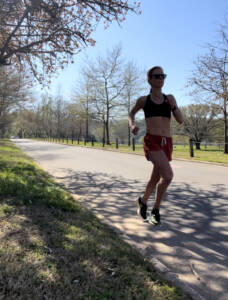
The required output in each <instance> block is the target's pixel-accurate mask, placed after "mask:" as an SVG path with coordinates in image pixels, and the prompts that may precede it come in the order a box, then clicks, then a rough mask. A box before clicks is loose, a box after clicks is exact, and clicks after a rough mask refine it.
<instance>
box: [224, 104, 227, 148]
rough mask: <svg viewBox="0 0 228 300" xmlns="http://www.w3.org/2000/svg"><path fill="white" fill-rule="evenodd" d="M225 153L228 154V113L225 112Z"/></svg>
mask: <svg viewBox="0 0 228 300" xmlns="http://www.w3.org/2000/svg"><path fill="white" fill-rule="evenodd" d="M224 142H225V145H224V153H225V154H228V130H227V112H226V110H225V111H224Z"/></svg>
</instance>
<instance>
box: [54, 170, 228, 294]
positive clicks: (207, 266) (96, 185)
mask: <svg viewBox="0 0 228 300" xmlns="http://www.w3.org/2000/svg"><path fill="white" fill-rule="evenodd" d="M65 172H68V173H67V174H64V176H62V177H61V176H59V177H57V180H58V181H60V182H62V184H63V185H64V187H65V188H67V190H68V191H69V192H71V193H72V194H77V195H81V199H80V201H81V202H82V203H83V205H85V206H87V207H89V208H90V209H91V210H92V211H93V212H95V213H98V214H99V215H102V216H103V219H104V220H105V221H106V222H107V223H109V225H113V226H114V227H115V226H117V227H118V230H119V231H120V232H121V234H123V235H124V236H125V239H127V240H129V241H130V242H131V241H133V242H132V243H133V245H134V246H136V247H138V248H140V249H142V251H144V252H145V254H146V255H147V256H148V257H151V256H152V257H157V258H159V260H160V261H162V262H163V263H164V264H165V265H168V266H169V267H171V268H172V270H173V271H174V272H178V274H179V275H181V276H182V278H183V279H184V278H185V276H187V275H189V274H191V276H193V277H194V279H195V280H194V282H192V284H193V285H195V287H198V288H199V289H202V288H203V289H204V292H205V288H206V290H207V291H208V295H207V297H208V298H207V299H215V298H214V297H215V296H216V299H223V297H224V294H223V293H224V291H225V290H226V289H227V283H228V282H227V279H228V278H227V268H228V259H227V236H228V229H227V226H224V224H227V222H228V213H227V212H228V202H227V203H226V204H224V195H223V191H224V190H225V186H224V185H215V186H212V187H211V188H212V189H211V191H208V190H202V189H196V188H194V187H192V186H190V185H188V184H186V183H175V182H174V183H172V185H171V186H170V188H169V190H168V192H167V194H166V197H165V199H164V202H163V204H162V208H161V214H162V226H159V227H153V226H151V225H148V224H145V223H142V222H141V221H139V219H138V218H137V217H136V206H135V200H136V199H137V197H138V196H139V195H140V191H143V189H144V187H145V185H144V183H142V182H140V181H137V180H127V179H125V178H120V177H116V176H110V175H108V174H103V173H95V172H93V173H89V172H75V171H72V170H64V173H65ZM150 204H151V205H152V201H150ZM116 224H117V225H116ZM177 256H178V259H177ZM211 262H213V263H211ZM224 299H225V298H224Z"/></svg>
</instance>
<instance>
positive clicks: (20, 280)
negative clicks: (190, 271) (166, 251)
mask: <svg viewBox="0 0 228 300" xmlns="http://www.w3.org/2000/svg"><path fill="white" fill-rule="evenodd" d="M0 283H1V284H0V285H1V288H0V298H1V299H17V300H20V299H36V300H37V299H49V300H51V299H55V300H60V299H61V300H62V299H83V300H84V299H99V300H102V299H160V300H165V299H173V300H174V299H175V300H177V299H190V298H188V297H187V296H184V295H182V293H181V291H180V290H179V289H178V288H176V287H174V286H173V285H172V284H170V283H168V282H167V281H165V280H163V279H162V278H161V277H160V275H159V274H158V273H157V272H156V271H155V270H154V269H153V266H152V265H151V263H149V262H147V261H145V260H144V258H143V256H142V255H141V254H140V253H138V252H137V251H136V250H134V249H133V248H132V247H130V246H129V245H128V244H127V243H125V242H123V241H122V240H121V239H120V238H119V237H118V235H117V234H116V233H115V232H114V231H113V230H112V229H111V228H110V227H108V226H107V225H105V224H102V223H101V221H100V220H99V219H98V218H97V217H96V216H94V215H93V214H92V213H91V212H90V211H89V210H87V209H86V208H84V207H83V206H82V205H81V204H80V203H79V202H78V201H77V199H75V198H73V197H72V196H71V195H70V194H69V193H67V192H66V191H65V190H63V189H62V188H61V186H60V185H59V184H57V183H56V182H54V181H53V179H52V178H51V177H50V176H49V175H48V174H47V173H45V172H44V171H43V170H41V169H40V168H39V167H38V166H37V165H36V164H35V163H34V162H33V161H32V160H31V159H30V158H29V157H28V156H26V155H25V154H24V153H23V152H22V151H21V150H19V149H18V148H17V147H16V146H15V145H14V144H13V143H12V142H10V141H8V140H0Z"/></svg>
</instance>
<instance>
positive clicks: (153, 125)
mask: <svg viewBox="0 0 228 300" xmlns="http://www.w3.org/2000/svg"><path fill="white" fill-rule="evenodd" d="M146 132H147V133H150V134H153V135H160V136H164V137H171V133H170V119H169V118H166V117H150V118H146Z"/></svg>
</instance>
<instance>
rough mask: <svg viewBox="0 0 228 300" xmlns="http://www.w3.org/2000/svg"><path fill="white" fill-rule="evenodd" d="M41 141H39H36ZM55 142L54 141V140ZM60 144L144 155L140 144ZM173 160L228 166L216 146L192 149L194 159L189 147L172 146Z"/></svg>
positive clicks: (62, 141) (69, 141)
mask: <svg viewBox="0 0 228 300" xmlns="http://www.w3.org/2000/svg"><path fill="white" fill-rule="evenodd" d="M38 140H41V139H38ZM55 141H56V140H55ZM61 143H65V144H69V145H74V146H83V147H94V148H99V149H100V148H102V149H105V150H112V151H120V152H125V153H136V154H140V155H144V153H143V148H142V145H141V144H136V145H135V151H133V150H132V147H128V146H127V145H122V144H121V145H119V147H118V149H116V144H115V142H112V143H111V145H105V147H103V145H102V144H101V143H97V142H94V146H92V143H91V142H89V143H87V144H86V145H85V144H84V142H82V141H80V142H79V143H78V142H77V141H74V142H73V144H72V141H71V140H68V143H67V140H66V139H65V140H61ZM173 150H174V151H173V158H174V159H175V158H180V159H188V160H192V161H205V162H214V163H221V164H227V165H228V154H224V153H223V149H222V147H221V148H220V147H217V146H207V147H205V146H201V150H196V149H195V147H194V157H190V154H189V146H188V145H174V149H173Z"/></svg>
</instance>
